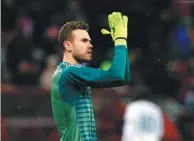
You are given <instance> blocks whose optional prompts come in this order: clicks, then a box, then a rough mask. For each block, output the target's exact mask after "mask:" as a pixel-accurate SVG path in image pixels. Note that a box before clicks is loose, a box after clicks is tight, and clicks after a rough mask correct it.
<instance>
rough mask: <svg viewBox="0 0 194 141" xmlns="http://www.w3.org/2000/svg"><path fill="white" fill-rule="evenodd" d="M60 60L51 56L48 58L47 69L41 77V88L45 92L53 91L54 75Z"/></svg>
mask: <svg viewBox="0 0 194 141" xmlns="http://www.w3.org/2000/svg"><path fill="white" fill-rule="evenodd" d="M57 62H58V59H57V57H56V55H50V56H49V57H48V58H47V64H46V68H45V69H44V70H43V72H42V74H41V77H40V86H41V87H42V88H43V89H45V90H48V91H49V90H50V89H51V81H52V75H53V73H54V71H55V69H56V66H57Z"/></svg>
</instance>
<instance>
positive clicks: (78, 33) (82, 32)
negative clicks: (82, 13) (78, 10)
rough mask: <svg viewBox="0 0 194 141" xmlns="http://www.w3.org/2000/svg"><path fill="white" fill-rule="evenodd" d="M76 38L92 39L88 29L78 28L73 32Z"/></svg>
mask: <svg viewBox="0 0 194 141" xmlns="http://www.w3.org/2000/svg"><path fill="white" fill-rule="evenodd" d="M72 35H73V37H74V38H86V39H89V40H90V36H89V34H88V32H87V31H86V30H82V29H77V30H74V31H73V32H72Z"/></svg>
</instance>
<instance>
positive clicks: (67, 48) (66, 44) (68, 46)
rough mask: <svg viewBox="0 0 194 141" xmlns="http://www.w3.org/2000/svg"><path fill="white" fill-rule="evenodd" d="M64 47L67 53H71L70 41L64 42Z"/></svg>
mask: <svg viewBox="0 0 194 141" xmlns="http://www.w3.org/2000/svg"><path fill="white" fill-rule="evenodd" d="M63 46H64V49H65V50H66V51H69V52H70V51H71V49H72V48H71V42H70V41H67V40H65V41H64V42H63Z"/></svg>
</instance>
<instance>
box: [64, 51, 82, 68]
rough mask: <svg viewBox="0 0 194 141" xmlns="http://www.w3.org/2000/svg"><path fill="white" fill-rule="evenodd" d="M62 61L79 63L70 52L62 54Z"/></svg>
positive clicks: (73, 63)
mask: <svg viewBox="0 0 194 141" xmlns="http://www.w3.org/2000/svg"><path fill="white" fill-rule="evenodd" d="M63 62H67V63H69V64H72V65H76V64H79V63H78V62H77V61H76V60H75V59H74V58H73V56H72V55H70V54H65V53H64V55H63Z"/></svg>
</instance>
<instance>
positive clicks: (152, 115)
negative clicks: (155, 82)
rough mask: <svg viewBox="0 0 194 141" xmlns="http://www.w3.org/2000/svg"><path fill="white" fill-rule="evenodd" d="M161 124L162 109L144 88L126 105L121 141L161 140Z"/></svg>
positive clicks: (162, 130) (162, 122) (162, 124)
mask: <svg viewBox="0 0 194 141" xmlns="http://www.w3.org/2000/svg"><path fill="white" fill-rule="evenodd" d="M163 126H164V121H163V115H162V110H161V109H160V107H159V106H158V105H157V104H155V102H153V99H152V96H151V92H150V91H147V90H145V91H144V92H140V93H138V94H137V95H136V96H135V98H134V99H133V101H132V102H131V103H129V104H128V105H127V107H126V110H125V113H124V125H123V130H122V137H121V141H161V140H162V137H163V134H164V133H163V132H164V129H163V128H164V127H163Z"/></svg>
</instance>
